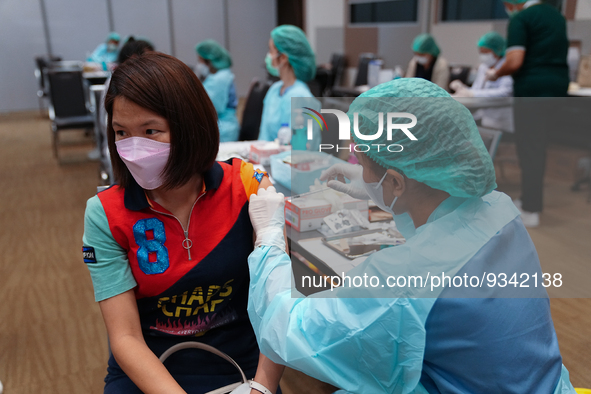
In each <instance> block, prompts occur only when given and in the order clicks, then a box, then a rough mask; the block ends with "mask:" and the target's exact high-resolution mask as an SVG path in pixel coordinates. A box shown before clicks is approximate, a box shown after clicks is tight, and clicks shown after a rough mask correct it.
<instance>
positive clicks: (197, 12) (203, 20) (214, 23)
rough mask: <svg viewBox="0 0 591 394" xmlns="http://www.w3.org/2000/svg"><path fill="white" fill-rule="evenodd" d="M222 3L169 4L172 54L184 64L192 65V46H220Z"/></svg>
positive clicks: (189, 0)
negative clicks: (205, 42)
mask: <svg viewBox="0 0 591 394" xmlns="http://www.w3.org/2000/svg"><path fill="white" fill-rule="evenodd" d="M223 6H224V2H223V1H221V0H218V1H211V0H173V2H172V13H173V18H174V38H175V45H174V46H175V48H174V54H175V56H176V57H178V58H179V59H181V60H182V61H183V62H185V63H186V64H190V65H195V64H196V63H197V54H196V53H195V46H196V45H197V43H198V42H200V41H203V40H208V39H212V40H216V41H217V42H219V43H220V44H221V45H222V46H223V45H224V40H225V36H224V24H223V23H222V21H223V20H224V8H223Z"/></svg>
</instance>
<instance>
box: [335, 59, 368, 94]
mask: <svg viewBox="0 0 591 394" xmlns="http://www.w3.org/2000/svg"><path fill="white" fill-rule="evenodd" d="M374 59H376V55H375V54H373V53H362V54H361V55H359V62H358V63H357V76H356V78H355V84H354V86H355V87H357V86H362V85H367V71H368V69H369V62H370V61H372V60H374ZM343 69H344V65H343ZM355 87H353V88H345V87H340V86H334V87H333V88H332V92H331V96H335V97H357V96H359V94H360V91H359V90H358V89H356V88H355Z"/></svg>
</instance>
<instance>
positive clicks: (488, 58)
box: [480, 53, 499, 67]
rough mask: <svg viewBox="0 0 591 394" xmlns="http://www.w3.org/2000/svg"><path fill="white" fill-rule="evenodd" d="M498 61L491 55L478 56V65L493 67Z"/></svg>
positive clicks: (482, 54)
mask: <svg viewBox="0 0 591 394" xmlns="http://www.w3.org/2000/svg"><path fill="white" fill-rule="evenodd" d="M498 61H499V59H497V57H496V56H495V55H494V54H492V53H481V54H480V63H483V64H486V66H487V67H492V66H494V65H495V64H497V62H498Z"/></svg>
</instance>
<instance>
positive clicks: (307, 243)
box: [299, 238, 360, 275]
mask: <svg viewBox="0 0 591 394" xmlns="http://www.w3.org/2000/svg"><path fill="white" fill-rule="evenodd" d="M299 244H300V246H301V247H302V248H304V249H305V250H306V251H308V252H309V253H311V254H313V255H314V256H316V257H317V258H318V259H319V260H322V262H323V263H324V264H326V265H327V266H329V267H330V268H331V269H332V270H333V271H334V272H335V273H336V274H337V275H341V274H342V273H343V272H347V271H349V270H350V269H352V268H354V267H355V266H356V265H357V264H359V263H360V262H357V260H359V259H356V260H353V261H351V260H349V259H348V258H346V257H344V256H341V255H340V254H338V253H337V252H335V251H334V250H332V249H330V248H329V247H327V246H326V245H324V244H323V243H322V239H321V238H312V239H305V240H302V241H299ZM354 262H357V264H353V263H354ZM325 274H328V273H326V272H325Z"/></svg>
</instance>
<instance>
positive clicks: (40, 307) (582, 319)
mask: <svg viewBox="0 0 591 394" xmlns="http://www.w3.org/2000/svg"><path fill="white" fill-rule="evenodd" d="M71 139H72V140H79V141H80V140H81V141H82V142H84V140H85V137H84V136H83V135H82V136H81V135H76V134H75V133H73V134H72V135H71ZM0 141H2V142H1V143H0V218H1V219H0V223H1V225H2V230H1V236H0V251H1V252H0V300H1V303H0V380H1V381H2V382H3V384H4V387H5V390H4V394H31V393H50V394H53V393H56V394H58V393H59V394H68V393H101V392H102V386H103V384H102V379H103V377H104V375H105V369H106V360H107V337H106V331H105V328H104V324H103V321H102V317H101V314H100V311H99V308H98V305H97V304H96V303H94V301H93V295H92V284H91V281H90V277H89V275H88V272H87V269H86V267H85V266H84V264H83V262H82V258H81V237H82V232H83V215H84V209H85V203H86V200H87V199H88V198H89V197H91V196H92V195H93V194H94V193H95V192H96V186H97V183H98V175H97V171H98V165H97V163H93V162H87V161H86V160H85V155H84V154H85V152H86V151H88V150H90V149H91V148H92V145H91V144H89V143H86V145H81V146H80V147H78V148H72V149H68V150H67V151H64V156H63V157H62V159H63V161H64V162H66V163H68V164H62V165H58V163H57V162H56V160H55V158H54V157H53V155H52V149H51V139H50V131H49V122H48V121H47V120H46V119H43V118H40V117H39V115H38V114H37V113H25V114H16V115H10V116H5V115H4V116H0ZM513 181H514V180H513ZM513 181H512V180H511V179H509V181H508V182H507V184H506V185H505V187H506V188H507V191H508V192H509V193H510V194H511V193H512V192H514V190H513V189H512V188H513V186H512V184H514V182H513ZM512 182H513V183H512ZM568 186H569V185H568V184H567V183H565V182H562V183H561V182H549V183H548V185H547V196H548V199H547V203H548V210H547V212H546V213H545V214H544V216H543V220H545V221H546V227H541V228H540V229H537V230H535V231H532V232H531V234H532V238H533V239H534V242H536V246H537V248H538V252H539V254H540V258H541V261H542V264H543V265H545V267H544V268H545V269H546V266H550V264H552V262H553V261H555V260H556V258H557V257H561V258H564V256H567V258H569V259H574V260H576V261H577V262H578V264H591V246H590V245H591V242H589V239H590V238H589V234H591V207H590V205H588V204H586V203H585V198H584V196H583V195H582V194H572V193H570V192H569V191H568ZM551 226H554V228H558V229H560V233H559V234H557V233H556V231H553V227H551ZM582 279H583V280H584V281H585V280H586V281H587V283H586V285H587V286H588V285H589V283H588V280H589V279H590V278H588V277H587V278H582ZM584 281H583V283H585V282H584ZM552 314H553V318H554V322H555V326H556V331H557V333H558V339H559V343H560V347H561V351H562V355H563V358H564V364H565V365H566V366H567V368H568V369H569V370H570V373H571V378H572V382H573V384H574V385H575V386H577V387H591V300H590V299H553V300H552ZM285 382H286V389H285V390H284V393H286V394H291V393H296V392H298V393H320V392H328V390H327V389H326V388H324V389H320V388H317V387H319V386H318V385H315V384H313V383H309V382H307V381H306V380H305V379H303V378H302V377H301V376H299V375H297V374H294V373H290V374H288V375H286V376H285ZM290 382H291V383H290ZM287 386H290V387H297V389H289V388H287Z"/></svg>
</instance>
